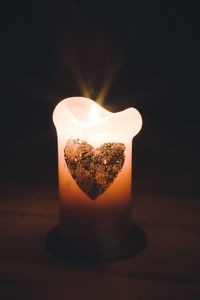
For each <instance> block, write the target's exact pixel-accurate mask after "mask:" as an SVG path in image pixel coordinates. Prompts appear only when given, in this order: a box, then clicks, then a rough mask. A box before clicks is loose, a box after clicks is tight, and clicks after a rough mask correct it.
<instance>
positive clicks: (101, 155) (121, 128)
mask: <svg viewBox="0 0 200 300" xmlns="http://www.w3.org/2000/svg"><path fill="white" fill-rule="evenodd" d="M53 121H54V124H55V127H56V130H57V139H58V172H59V198H60V234H61V236H62V239H63V241H66V245H67V247H68V248H69V249H71V250H72V251H81V252H82V253H84V255H85V256H87V255H88V258H89V256H90V255H91V256H94V257H95V256H97V257H110V256H117V255H118V254H117V251H120V250H119V249H121V248H122V247H123V245H124V243H126V239H127V233H128V231H129V227H130V223H131V220H130V208H131V190H132V187H131V184H132V139H133V137H134V136H135V135H136V134H137V133H138V132H139V131H140V129H141V126H142V118H141V116H140V114H139V112H138V111H137V110H136V109H134V108H132V107H131V108H128V109H126V110H124V111H122V112H117V113H111V112H109V111H107V110H105V109H104V108H103V107H101V106H100V105H99V104H98V103H96V102H95V101H92V100H90V99H88V98H82V97H72V98H67V99H64V100H63V101H61V102H60V103H58V105H57V106H56V108H55V110H54V113H53Z"/></svg>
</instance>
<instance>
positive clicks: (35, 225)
mask: <svg viewBox="0 0 200 300" xmlns="http://www.w3.org/2000/svg"><path fill="white" fill-rule="evenodd" d="M0 193H1V196H0V197H1V199H0V299H1V300H7V299H9V300H11V299H13V300H24V299H26V300H29V299H38V300H40V299H47V300H51V299H53V300H72V299H73V300H74V299H75V300H79V299H81V300H84V299H87V300H90V299H101V300H102V299H125V300H129V299H131V300H138V299H140V300H143V299H153V300H156V299H162V300H163V299H177V300H178V299H188V300H193V299H198V300H199V299H200V234H199V233H200V218H199V211H200V201H199V199H198V198H197V197H190V196H182V195H173V194H172V195H170V194H169V195H164V194H163V195H162V194H157V195H156V194H148V195H147V194H141V193H138V194H136V195H134V208H133V214H132V218H133V219H134V221H135V222H136V223H137V225H138V226H139V227H140V228H142V229H143V230H144V231H145V233H146V237H147V247H146V248H145V249H144V250H143V252H141V253H140V254H138V255H136V256H134V257H130V258H128V259H124V260H118V261H114V262H107V263H94V264H87V263H72V262H68V263H67V262H63V261H62V260H60V259H58V258H56V257H54V256H53V255H52V254H51V253H49V252H48V251H47V250H46V248H45V246H44V244H45V238H46V235H47V232H48V231H49V230H50V229H51V228H52V227H53V226H55V225H56V224H57V223H58V201H57V190H56V188H52V187H47V186H32V185H20V184H18V185H17V184H2V185H1V187H0Z"/></svg>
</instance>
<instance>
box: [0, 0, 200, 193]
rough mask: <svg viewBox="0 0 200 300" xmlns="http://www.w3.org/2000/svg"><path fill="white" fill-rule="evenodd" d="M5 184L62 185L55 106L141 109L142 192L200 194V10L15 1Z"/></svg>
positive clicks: (4, 86) (5, 99) (9, 10)
mask: <svg viewBox="0 0 200 300" xmlns="http://www.w3.org/2000/svg"><path fill="white" fill-rule="evenodd" d="M0 14H1V16H0V22H1V25H0V28H1V47H0V65H1V69H0V86H1V92H0V102H1V103H0V107H1V110H0V112H1V118H0V119H1V121H0V128H1V129H0V131H1V148H0V165H1V169H0V179H1V181H4V182H5V181H7V182H16V183H18V182H20V183H36V184H57V152H56V151H57V145H56V133H55V129H54V125H53V123H52V117H51V116H52V111H53V109H54V107H55V105H56V104H57V103H58V102H59V101H60V100H61V99H63V98H66V97H69V96H78V95H80V96H83V91H82V88H81V85H80V82H81V78H82V80H83V81H84V82H85V84H86V85H87V87H88V89H89V92H90V96H91V98H92V99H96V97H97V96H98V94H99V92H100V90H101V88H102V86H103V84H104V82H105V81H106V80H107V79H108V77H110V75H112V76H111V77H112V80H111V84H110V87H109V89H108V93H107V95H106V98H105V102H104V106H105V107H106V108H108V109H110V110H112V111H118V110H121V109H125V108H127V107H129V106H133V107H136V108H137V109H138V110H139V111H140V112H141V114H142V116H143V121H144V124H143V129H142V131H141V133H140V134H139V135H138V136H137V137H136V138H135V140H134V174H135V189H136V190H138V191H144V192H165V193H169V192H172V193H179V192H183V193H185V194H187V193H190V194H191V193H193V194H199V189H198V185H199V166H200V165H199V162H200V159H199V150H200V144H199V129H200V126H199V125H200V124H199V107H200V106H199V94H200V93H199V79H200V74H199V71H200V55H199V54H200V45H199V10H198V7H197V5H195V4H194V3H193V2H192V1H187V2H186V1H185V2H184V1H155V0H152V1H147V0H146V1H145V0H144V1H118V2H117V1H105V0H103V1H60V0H57V1H38V0H36V1H7V2H6V3H4V4H1V9H0Z"/></svg>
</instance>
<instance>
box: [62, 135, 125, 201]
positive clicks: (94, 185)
mask: <svg viewBox="0 0 200 300" xmlns="http://www.w3.org/2000/svg"><path fill="white" fill-rule="evenodd" d="M124 152H125V145H124V144H123V143H104V144H103V145H101V146H100V147H98V148H94V147H93V146H91V145H90V144H88V143H87V142H86V141H83V140H80V139H70V140H68V141H67V143H66V145H65V149H64V157H65V161H66V164H67V167H68V169H69V171H70V173H71V175H72V177H73V179H74V180H75V182H76V183H77V185H78V186H79V187H80V188H81V190H82V191H83V192H84V193H85V194H87V195H88V196H89V197H90V198H91V199H93V200H94V199H96V198H97V197H98V196H99V195H101V194H102V193H104V192H105V191H106V189H107V188H108V187H109V186H110V185H111V184H112V183H113V181H114V179H115V178H116V177H117V175H118V174H119V172H120V171H121V169H122V167H123V165H124V161H125V154H124Z"/></svg>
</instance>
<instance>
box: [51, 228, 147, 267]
mask: <svg viewBox="0 0 200 300" xmlns="http://www.w3.org/2000/svg"><path fill="white" fill-rule="evenodd" d="M145 246H146V237H145V233H144V231H143V230H141V229H140V228H139V227H138V226H137V225H136V224H134V223H132V224H131V229H130V232H129V235H128V236H127V240H126V242H124V244H123V245H121V247H120V248H117V249H116V248H113V249H111V248H110V247H109V249H107V251H103V253H102V252H101V251H100V249H98V248H97V249H95V251H94V249H93V251H88V250H85V249H80V248H76V249H74V248H71V247H70V245H68V243H67V241H66V240H63V239H62V237H61V235H60V226H56V227H54V228H53V229H52V230H51V231H50V232H49V233H48V235H47V238H46V248H47V249H48V250H49V251H50V252H52V253H53V254H54V255H56V256H57V257H59V258H61V259H63V260H65V261H74V262H75V261H77V262H78V261H81V262H98V261H99V262H100V261H111V260H117V259H123V258H126V257H129V256H134V255H136V254H138V253H140V252H141V251H143V250H144V248H145Z"/></svg>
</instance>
